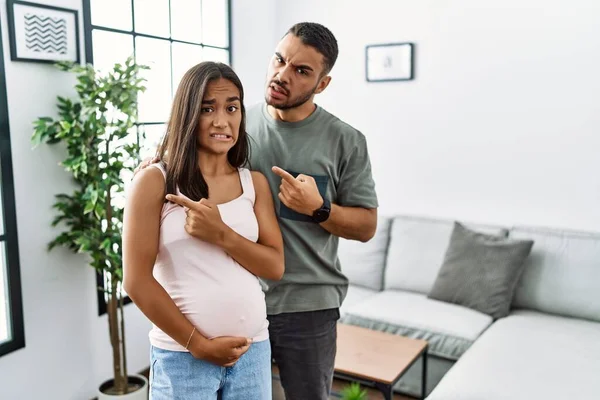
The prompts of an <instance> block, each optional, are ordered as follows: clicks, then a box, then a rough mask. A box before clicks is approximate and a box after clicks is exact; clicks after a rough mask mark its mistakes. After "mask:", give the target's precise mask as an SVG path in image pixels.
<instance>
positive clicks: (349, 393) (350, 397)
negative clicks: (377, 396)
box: [342, 382, 367, 400]
mask: <svg viewBox="0 0 600 400" xmlns="http://www.w3.org/2000/svg"><path fill="white" fill-rule="evenodd" d="M342 399H343V400H366V399H367V391H366V390H364V389H363V388H361V387H360V384H358V383H356V382H353V383H351V384H350V385H348V386H346V387H345V388H344V390H342Z"/></svg>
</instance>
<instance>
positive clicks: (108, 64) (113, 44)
mask: <svg viewBox="0 0 600 400" xmlns="http://www.w3.org/2000/svg"><path fill="white" fill-rule="evenodd" d="M92 40H93V45H94V67H96V68H97V69H100V70H102V71H108V70H112V68H113V66H114V65H115V64H116V63H120V64H123V63H124V62H125V60H127V57H129V56H131V55H133V36H132V35H126V34H123V33H113V32H106V31H102V30H99V29H94V30H93V31H92Z"/></svg>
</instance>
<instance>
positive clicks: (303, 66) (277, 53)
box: [275, 51, 314, 71]
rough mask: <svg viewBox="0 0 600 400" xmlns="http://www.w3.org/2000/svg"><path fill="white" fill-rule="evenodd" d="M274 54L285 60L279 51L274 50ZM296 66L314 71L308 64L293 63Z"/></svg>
mask: <svg viewBox="0 0 600 400" xmlns="http://www.w3.org/2000/svg"><path fill="white" fill-rule="evenodd" d="M275 55H276V56H277V57H279V58H281V59H282V60H285V59H284V58H283V56H282V55H281V53H279V52H278V51H276V52H275ZM294 66H295V67H296V68H302V69H306V70H308V71H314V69H313V67H311V66H310V65H294Z"/></svg>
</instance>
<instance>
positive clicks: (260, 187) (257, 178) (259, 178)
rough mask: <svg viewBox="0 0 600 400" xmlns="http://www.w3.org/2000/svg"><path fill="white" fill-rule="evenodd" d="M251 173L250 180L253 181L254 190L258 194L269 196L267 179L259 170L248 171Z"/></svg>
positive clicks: (269, 190)
mask: <svg viewBox="0 0 600 400" xmlns="http://www.w3.org/2000/svg"><path fill="white" fill-rule="evenodd" d="M250 173H251V174H252V182H253V183H254V191H255V192H256V194H257V195H258V196H260V195H265V196H271V189H270V188H269V181H267V178H266V177H265V176H264V175H263V174H262V172H259V171H250Z"/></svg>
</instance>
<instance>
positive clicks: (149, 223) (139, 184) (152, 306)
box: [123, 168, 249, 365]
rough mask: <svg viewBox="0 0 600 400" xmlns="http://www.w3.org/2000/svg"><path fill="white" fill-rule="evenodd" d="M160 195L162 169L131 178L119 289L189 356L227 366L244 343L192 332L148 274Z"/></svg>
mask: <svg viewBox="0 0 600 400" xmlns="http://www.w3.org/2000/svg"><path fill="white" fill-rule="evenodd" d="M164 195H165V183H164V178H163V176H162V173H161V171H159V170H158V169H156V168H147V169H144V170H143V171H140V172H139V173H138V174H136V176H135V178H134V180H133V182H132V184H131V188H130V191H129V193H128V196H127V202H126V206H125V215H124V220H123V270H124V280H123V286H124V288H125V291H126V292H127V294H128V295H129V297H131V299H132V300H133V302H134V303H135V304H136V305H137V306H138V307H139V309H140V310H141V311H142V312H143V313H144V315H146V317H148V319H149V320H150V321H152V322H153V323H154V324H155V325H156V326H158V327H159V328H160V329H161V330H162V331H163V332H165V333H166V334H167V335H169V336H170V337H171V338H173V340H175V341H176V342H177V343H179V344H181V345H182V346H184V347H185V346H186V345H187V344H188V341H189V347H188V349H189V351H190V353H192V355H194V357H196V358H202V359H205V360H207V361H211V362H214V363H215V364H219V365H228V364H231V365H232V363H235V361H237V359H238V358H239V357H240V356H241V355H242V354H243V353H244V352H245V351H246V350H247V349H248V347H247V346H248V344H249V341H248V339H247V338H228V339H225V340H223V339H220V340H219V341H214V340H207V339H206V338H205V337H203V336H202V335H201V334H200V333H198V332H197V331H194V326H193V325H192V323H191V322H190V321H189V320H188V319H187V318H186V317H185V316H184V315H183V314H182V313H181V311H180V310H179V308H178V307H177V305H175V302H174V301H173V299H172V298H171V297H170V296H169V294H168V293H167V292H166V291H165V289H164V288H163V287H162V286H161V285H160V284H159V283H158V281H156V279H155V278H154V276H153V275H152V269H153V268H154V262H155V260H156V255H157V253H158V240H159V232H160V215H161V210H162V206H163V202H164ZM192 332H194V333H193V336H191V340H190V335H192Z"/></svg>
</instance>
